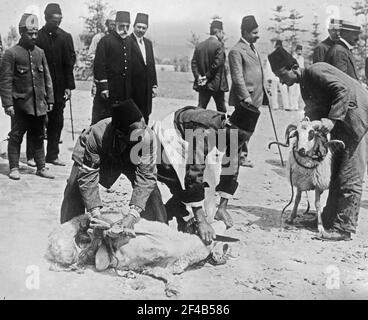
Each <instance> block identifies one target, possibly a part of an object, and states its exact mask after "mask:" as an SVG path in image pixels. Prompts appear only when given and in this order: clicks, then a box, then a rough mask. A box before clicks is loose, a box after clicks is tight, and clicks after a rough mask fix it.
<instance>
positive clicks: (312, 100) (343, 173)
mask: <svg viewBox="0 0 368 320" xmlns="http://www.w3.org/2000/svg"><path fill="white" fill-rule="evenodd" d="M268 57H269V61H270V64H271V67H272V70H273V72H274V73H275V74H276V76H277V77H279V79H280V81H281V82H282V83H285V84H287V85H288V86H291V85H293V84H294V83H299V84H300V88H301V94H302V97H303V100H304V102H305V105H306V106H305V109H304V110H305V116H307V117H309V119H310V120H311V121H313V122H312V124H313V127H314V129H315V130H321V131H322V132H325V133H327V132H329V133H331V139H336V140H341V141H343V142H344V144H345V149H343V150H336V151H335V152H334V161H333V165H332V176H331V183H330V189H329V195H328V199H327V204H326V207H325V208H324V210H323V213H322V220H323V224H324V226H325V228H326V229H329V230H328V231H326V232H325V233H323V234H322V235H320V236H321V238H322V239H326V240H331V241H339V240H350V239H351V234H352V233H355V232H356V227H357V223H358V215H359V209H360V199H361V196H362V187H363V179H364V173H365V167H366V163H367V154H366V147H367V146H366V132H367V130H368V91H367V90H365V89H364V88H363V87H362V86H361V84H360V83H359V82H358V81H357V80H355V79H353V78H351V77H350V76H348V75H347V74H345V73H344V72H342V71H340V70H338V69H337V68H335V67H333V66H331V65H329V64H327V63H325V62H319V63H315V64H313V65H312V66H310V67H309V68H306V69H301V68H299V66H298V64H297V62H296V61H295V59H294V58H293V57H292V56H291V55H290V54H289V53H288V52H286V51H285V50H284V49H282V48H280V49H277V50H275V51H274V52H273V53H271V54H270V55H269V56H268ZM313 224H314V225H315V226H317V219H315V220H314V221H313Z"/></svg>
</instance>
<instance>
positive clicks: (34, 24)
mask: <svg viewBox="0 0 368 320" xmlns="http://www.w3.org/2000/svg"><path fill="white" fill-rule="evenodd" d="M18 28H19V31H20V29H26V30H28V31H38V18H37V16H36V15H34V14H31V13H25V14H23V15H22V18H21V19H20V21H19V25H18ZM20 33H21V32H20Z"/></svg>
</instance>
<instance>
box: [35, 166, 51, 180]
mask: <svg viewBox="0 0 368 320" xmlns="http://www.w3.org/2000/svg"><path fill="white" fill-rule="evenodd" d="M36 175H37V176H39V177H42V178H46V179H55V176H53V175H52V174H51V173H50V172H49V171H48V169H47V168H42V169H41V170H37V171H36Z"/></svg>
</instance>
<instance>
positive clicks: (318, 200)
mask: <svg viewBox="0 0 368 320" xmlns="http://www.w3.org/2000/svg"><path fill="white" fill-rule="evenodd" d="M322 192H323V191H322V190H321V189H319V188H316V191H315V194H316V195H315V202H314V205H315V207H316V211H317V221H318V231H319V233H322V232H325V229H324V228H323V223H322V210H321V194H322Z"/></svg>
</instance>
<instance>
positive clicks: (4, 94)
mask: <svg viewBox="0 0 368 320" xmlns="http://www.w3.org/2000/svg"><path fill="white" fill-rule="evenodd" d="M14 64H15V58H14V55H13V53H12V52H11V51H10V50H6V51H5V54H4V56H3V60H2V63H1V72H0V94H1V100H2V105H3V107H4V108H7V107H10V106H13V95H12V93H13V77H14Z"/></svg>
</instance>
